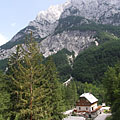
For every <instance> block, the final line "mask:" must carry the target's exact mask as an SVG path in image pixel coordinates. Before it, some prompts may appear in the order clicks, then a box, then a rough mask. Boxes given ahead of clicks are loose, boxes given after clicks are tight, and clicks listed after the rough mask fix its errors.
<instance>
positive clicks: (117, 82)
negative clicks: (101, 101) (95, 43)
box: [103, 64, 120, 120]
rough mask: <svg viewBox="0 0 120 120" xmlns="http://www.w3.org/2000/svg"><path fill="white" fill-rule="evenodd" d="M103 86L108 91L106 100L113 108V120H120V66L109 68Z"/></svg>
mask: <svg viewBox="0 0 120 120" xmlns="http://www.w3.org/2000/svg"><path fill="white" fill-rule="evenodd" d="M103 84H104V87H105V90H106V100H107V101H108V103H109V104H110V105H111V107H112V115H113V118H112V120H119V119H120V114H119V113H120V64H117V65H115V67H109V68H108V71H107V72H106V73H105V77H104V80H103Z"/></svg>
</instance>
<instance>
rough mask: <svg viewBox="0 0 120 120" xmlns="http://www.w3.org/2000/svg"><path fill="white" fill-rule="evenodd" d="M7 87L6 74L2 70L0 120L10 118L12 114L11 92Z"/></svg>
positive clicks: (0, 78)
mask: <svg viewBox="0 0 120 120" xmlns="http://www.w3.org/2000/svg"><path fill="white" fill-rule="evenodd" d="M6 88H7V85H6V81H5V75H4V74H3V73H2V72H1V71H0V120H8V119H9V116H10V114H9V107H10V94H9V93H8V92H7V90H6Z"/></svg>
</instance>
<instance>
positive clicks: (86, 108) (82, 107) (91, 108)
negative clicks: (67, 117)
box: [76, 103, 97, 112]
mask: <svg viewBox="0 0 120 120" xmlns="http://www.w3.org/2000/svg"><path fill="white" fill-rule="evenodd" d="M96 108H97V103H95V104H93V105H91V106H76V110H77V111H88V112H91V111H93V110H95V109H96Z"/></svg>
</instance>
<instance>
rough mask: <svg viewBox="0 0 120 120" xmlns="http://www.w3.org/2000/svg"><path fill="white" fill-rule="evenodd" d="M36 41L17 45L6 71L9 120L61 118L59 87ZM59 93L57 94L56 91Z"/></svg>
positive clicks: (51, 66) (52, 119) (54, 72)
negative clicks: (9, 106) (9, 96)
mask: <svg viewBox="0 0 120 120" xmlns="http://www.w3.org/2000/svg"><path fill="white" fill-rule="evenodd" d="M42 58H43V57H42V55H41V53H40V51H39V48H38V46H37V44H36V42H33V41H32V37H31V38H30V43H29V44H26V48H25V49H24V48H23V47H22V46H18V47H17V50H16V53H14V54H13V56H11V58H10V60H9V67H8V71H7V75H8V79H9V82H8V84H9V87H10V88H9V91H10V93H11V103H12V105H11V108H10V110H11V120H30V119H33V120H39V119H40V120H61V119H62V118H63V115H62V112H63V107H64V106H63V107H61V106H62V104H63V103H62V97H61V94H60V92H61V89H60V88H59V82H58V77H57V73H56V70H55V66H54V64H53V63H52V62H51V61H49V62H47V63H46V64H45V65H44V64H43V60H42ZM58 93H59V94H58Z"/></svg>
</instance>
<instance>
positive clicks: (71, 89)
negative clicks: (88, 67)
mask: <svg viewBox="0 0 120 120" xmlns="http://www.w3.org/2000/svg"><path fill="white" fill-rule="evenodd" d="M63 89H64V100H65V101H64V102H65V106H66V110H68V109H72V108H74V106H75V103H76V101H77V99H78V94H77V87H76V83H75V82H74V81H72V82H71V83H70V84H69V85H68V86H64V88H63Z"/></svg>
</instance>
